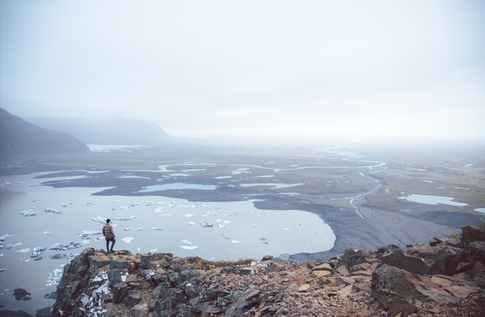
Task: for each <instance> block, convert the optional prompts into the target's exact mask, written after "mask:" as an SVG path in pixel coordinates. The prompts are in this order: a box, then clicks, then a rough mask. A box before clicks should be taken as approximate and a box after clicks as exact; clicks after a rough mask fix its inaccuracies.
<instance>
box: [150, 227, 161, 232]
mask: <svg viewBox="0 0 485 317" xmlns="http://www.w3.org/2000/svg"><path fill="white" fill-rule="evenodd" d="M152 230H158V231H160V230H163V229H162V228H159V227H152Z"/></svg>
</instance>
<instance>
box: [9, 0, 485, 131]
mask: <svg viewBox="0 0 485 317" xmlns="http://www.w3.org/2000/svg"><path fill="white" fill-rule="evenodd" d="M0 1H1V38H0V40H1V46H0V48H1V55H0V58H1V68H0V71H1V106H2V107H3V108H4V109H6V110H7V111H9V112H10V113H12V114H14V115H17V116H20V117H40V116H47V117H73V116H77V117H98V116H113V115H117V116H122V117H129V118H139V119H148V120H152V121H155V122H157V123H158V124H159V125H160V126H161V127H162V128H163V129H164V130H165V131H166V132H167V133H169V134H171V135H173V136H179V137H210V136H226V137H228V136H229V137H231V136H236V135H243V136H248V137H253V136H264V137H276V136H278V137H288V136H297V137H308V136H311V137H316V138H337V137H344V138H347V137H359V138H373V137H376V136H386V137H391V138H392V137H402V136H409V137H417V136H419V137H426V138H436V137H438V138H484V137H485V124H484V121H485V1H482V0H477V1H468V0H460V1H447V0H438V1H423V0H418V1H412V0H411V1H410V0H406V1H387V0H385V1H361V0H359V1H345V0H344V1H282V0H277V1H270V0H258V1H248V0H244V1H237V0H235V1H189V0H184V1H146V0H144V1H121V0H113V1H109V0H105V1H99V0H92V1H91V0H83V1H47V0H43V1H17V0H0Z"/></svg>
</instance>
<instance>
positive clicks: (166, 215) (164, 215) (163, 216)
mask: <svg viewBox="0 0 485 317" xmlns="http://www.w3.org/2000/svg"><path fill="white" fill-rule="evenodd" d="M171 215H172V214H163V215H160V216H158V218H165V217H168V216H171Z"/></svg>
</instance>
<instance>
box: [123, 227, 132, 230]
mask: <svg viewBox="0 0 485 317" xmlns="http://www.w3.org/2000/svg"><path fill="white" fill-rule="evenodd" d="M123 230H125V231H132V230H133V228H131V227H129V228H125V229H123Z"/></svg>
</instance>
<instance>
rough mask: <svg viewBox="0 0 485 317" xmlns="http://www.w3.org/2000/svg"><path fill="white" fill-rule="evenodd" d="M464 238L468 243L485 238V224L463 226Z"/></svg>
mask: <svg viewBox="0 0 485 317" xmlns="http://www.w3.org/2000/svg"><path fill="white" fill-rule="evenodd" d="M461 231H462V236H463V240H465V241H467V242H468V243H470V242H474V241H478V240H485V224H483V223H482V224H478V225H472V226H465V227H461Z"/></svg>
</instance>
